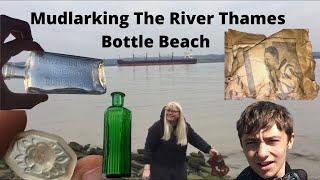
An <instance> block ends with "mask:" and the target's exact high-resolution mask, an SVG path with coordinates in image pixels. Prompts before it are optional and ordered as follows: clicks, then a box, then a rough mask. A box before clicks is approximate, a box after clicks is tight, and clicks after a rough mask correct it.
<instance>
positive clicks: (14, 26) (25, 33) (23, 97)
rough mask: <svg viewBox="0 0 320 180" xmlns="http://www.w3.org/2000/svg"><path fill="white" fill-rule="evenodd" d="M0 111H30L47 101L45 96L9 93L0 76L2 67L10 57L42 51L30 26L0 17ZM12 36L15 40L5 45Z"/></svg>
mask: <svg viewBox="0 0 320 180" xmlns="http://www.w3.org/2000/svg"><path fill="white" fill-rule="evenodd" d="M0 29H1V31H0V40H1V42H0V49H1V53H0V72H1V73H0V109H1V110H6V109H31V108H32V107H34V106H36V105H37V104H39V103H41V102H44V101H46V100H47V99H48V95H46V94H18V93H13V92H11V91H10V90H9V89H8V87H7V86H6V84H5V83H4V79H3V76H2V67H3V65H4V64H5V63H7V62H8V61H9V59H10V58H11V57H12V56H15V55H17V54H19V53H20V52H22V51H24V50H26V51H43V49H42V48H41V46H40V45H39V44H38V43H36V42H34V41H33V38H32V35H31V30H30V26H29V24H28V23H27V22H25V21H22V20H19V19H14V18H11V17H8V16H6V15H0ZM10 34H12V35H13V36H14V37H15V39H14V40H12V41H9V42H6V43H5V40H6V38H7V37H8V36H9V35H10Z"/></svg>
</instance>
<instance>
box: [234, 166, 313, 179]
mask: <svg viewBox="0 0 320 180" xmlns="http://www.w3.org/2000/svg"><path fill="white" fill-rule="evenodd" d="M260 179H263V178H261V177H260V176H259V175H258V174H257V173H255V172H254V171H253V170H252V169H251V168H250V166H249V167H247V168H246V169H244V170H243V171H242V172H241V173H240V175H239V176H238V177H237V179H236V180H260ZM282 179H283V180H307V179H308V175H307V173H306V172H305V171H304V170H303V169H291V168H290V166H289V164H288V163H286V169H285V175H284V177H283V178H282Z"/></svg>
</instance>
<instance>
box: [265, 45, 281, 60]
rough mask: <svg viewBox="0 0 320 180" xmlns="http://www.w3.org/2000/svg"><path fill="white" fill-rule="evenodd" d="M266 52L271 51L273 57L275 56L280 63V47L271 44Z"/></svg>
mask: <svg viewBox="0 0 320 180" xmlns="http://www.w3.org/2000/svg"><path fill="white" fill-rule="evenodd" d="M264 53H270V54H271V55H272V56H273V57H275V58H276V59H277V61H278V63H279V52H278V49H277V48H276V47H274V46H269V47H267V48H266V49H265V51H264Z"/></svg>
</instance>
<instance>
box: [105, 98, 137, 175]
mask: <svg viewBox="0 0 320 180" xmlns="http://www.w3.org/2000/svg"><path fill="white" fill-rule="evenodd" d="M111 96H112V106H110V107H108V109H107V110H106V111H105V113H104V140H103V164H102V175H103V176H104V177H130V175H131V111H130V110H128V109H127V108H125V107H123V103H124V96H125V94H124V93H122V92H113V93H111Z"/></svg>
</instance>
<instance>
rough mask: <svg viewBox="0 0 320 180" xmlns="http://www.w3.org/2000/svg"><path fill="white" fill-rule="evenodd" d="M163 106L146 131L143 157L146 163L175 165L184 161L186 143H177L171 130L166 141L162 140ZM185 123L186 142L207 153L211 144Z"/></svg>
mask: <svg viewBox="0 0 320 180" xmlns="http://www.w3.org/2000/svg"><path fill="white" fill-rule="evenodd" d="M164 111H165V110H164V108H163V109H162V111H161V115H160V120H159V121H157V122H155V123H154V124H153V125H152V126H151V127H150V128H149V131H148V136H147V139H146V143H145V153H144V159H145V163H146V164H154V163H156V164H158V165H164V166H177V165H181V164H185V163H186V151H187V145H185V146H181V145H178V144H177V138H176V136H175V134H174V132H172V134H171V136H170V139H169V140H168V141H164V140H162V139H161V138H162V136H163V131H164V125H163V121H164ZM186 125H187V140H188V143H190V144H191V145H193V146H194V147H196V148H198V149H199V150H201V151H202V152H204V153H208V152H209V151H210V149H211V146H210V145H209V144H208V143H207V142H206V141H204V140H203V139H202V138H201V137H200V136H199V135H198V134H197V133H196V132H194V130H193V129H192V128H191V126H190V124H189V123H186Z"/></svg>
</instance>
